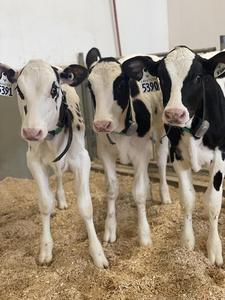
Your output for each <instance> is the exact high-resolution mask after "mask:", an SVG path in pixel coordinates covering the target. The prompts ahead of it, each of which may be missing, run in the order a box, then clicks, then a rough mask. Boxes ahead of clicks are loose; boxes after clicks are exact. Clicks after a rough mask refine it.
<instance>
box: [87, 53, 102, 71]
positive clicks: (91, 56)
mask: <svg viewBox="0 0 225 300" xmlns="http://www.w3.org/2000/svg"><path fill="white" fill-rule="evenodd" d="M99 59H101V53H100V51H99V50H98V49H97V48H91V50H89V51H88V53H87V56H86V65H87V68H88V70H89V69H90V67H91V65H92V64H93V63H94V62H96V61H98V60H99Z"/></svg>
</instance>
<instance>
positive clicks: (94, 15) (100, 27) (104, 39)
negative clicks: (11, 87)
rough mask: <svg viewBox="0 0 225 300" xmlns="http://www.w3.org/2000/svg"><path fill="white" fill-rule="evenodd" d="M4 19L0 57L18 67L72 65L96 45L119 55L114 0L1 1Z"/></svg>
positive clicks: (103, 50) (1, 29)
mask: <svg viewBox="0 0 225 300" xmlns="http://www.w3.org/2000/svg"><path fill="white" fill-rule="evenodd" d="M0 20H1V22H0V45H1V46H0V59H1V62H4V63H8V64H10V65H12V66H15V67H20V66H22V65H23V64H24V63H26V62H27V61H28V60H29V59H30V58H43V59H46V60H48V61H49V62H50V63H52V64H69V63H72V62H76V60H77V53H79V52H85V53H86V52H87V51H88V50H89V49H90V48H91V47H93V46H97V47H99V48H100V49H101V50H102V52H104V53H107V54H108V55H115V54H116V49H115V46H114V45H115V43H114V33H113V29H112V17H111V11H110V0H66V1H63V0H37V1H35V0H1V5H0Z"/></svg>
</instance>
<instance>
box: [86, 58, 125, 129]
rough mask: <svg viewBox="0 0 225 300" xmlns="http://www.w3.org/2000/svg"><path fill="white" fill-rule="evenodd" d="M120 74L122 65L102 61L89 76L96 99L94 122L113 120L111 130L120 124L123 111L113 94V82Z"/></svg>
mask: <svg viewBox="0 0 225 300" xmlns="http://www.w3.org/2000/svg"><path fill="white" fill-rule="evenodd" d="M120 74H121V67H120V65H119V64H117V63H116V62H100V63H97V64H96V65H95V67H94V68H93V69H92V71H91V73H90V75H89V78H88V80H89V81H90V83H91V88H92V91H93V93H94V95H95V101H96V108H95V117H94V122H99V121H100V122H101V121H109V122H111V127H110V131H113V130H115V129H116V128H117V126H118V125H119V118H120V114H121V111H122V109H121V107H120V106H119V105H118V104H117V102H116V101H115V100H114V95H113V83H114V81H115V79H116V78H117V77H118V76H119V75H120Z"/></svg>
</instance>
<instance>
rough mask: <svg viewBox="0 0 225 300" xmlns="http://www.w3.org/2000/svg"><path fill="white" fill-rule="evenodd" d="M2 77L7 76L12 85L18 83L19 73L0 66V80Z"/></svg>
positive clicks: (5, 66)
mask: <svg viewBox="0 0 225 300" xmlns="http://www.w3.org/2000/svg"><path fill="white" fill-rule="evenodd" d="M2 75H5V76H7V78H8V80H9V81H10V82H11V83H14V82H16V81H17V77H18V72H17V71H15V70H13V69H12V68H10V67H9V66H7V65H3V64H0V78H1V77H2Z"/></svg>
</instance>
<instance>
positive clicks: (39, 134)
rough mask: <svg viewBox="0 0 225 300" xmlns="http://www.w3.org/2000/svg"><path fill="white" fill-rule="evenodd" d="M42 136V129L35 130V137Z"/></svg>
mask: <svg viewBox="0 0 225 300" xmlns="http://www.w3.org/2000/svg"><path fill="white" fill-rule="evenodd" d="M41 136H42V130H41V129H40V130H37V133H36V137H41Z"/></svg>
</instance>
